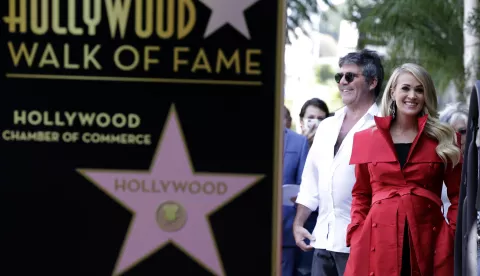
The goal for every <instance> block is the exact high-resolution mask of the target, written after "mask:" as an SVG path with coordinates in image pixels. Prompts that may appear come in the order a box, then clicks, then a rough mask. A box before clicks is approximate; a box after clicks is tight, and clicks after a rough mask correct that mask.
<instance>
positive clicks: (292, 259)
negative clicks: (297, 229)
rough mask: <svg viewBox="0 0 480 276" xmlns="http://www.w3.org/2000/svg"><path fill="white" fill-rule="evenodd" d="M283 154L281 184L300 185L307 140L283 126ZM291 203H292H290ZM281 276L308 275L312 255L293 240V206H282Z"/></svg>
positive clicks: (286, 117) (307, 148)
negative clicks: (302, 249)
mask: <svg viewBox="0 0 480 276" xmlns="http://www.w3.org/2000/svg"><path fill="white" fill-rule="evenodd" d="M284 110H285V118H284V119H285V120H284V122H285V124H286V123H287V122H288V115H289V114H290V112H289V110H288V109H287V108H286V107H284ZM283 150H284V153H283V184H297V185H300V180H301V177H302V172H303V167H304V165H305V160H306V159H307V154H308V151H309V145H308V141H307V138H306V137H305V136H302V135H300V134H298V133H296V132H294V131H292V130H290V129H288V128H287V126H285V129H284V148H283ZM292 203H293V202H292ZM282 212H283V213H282V215H283V219H282V225H283V239H282V276H300V275H310V270H311V266H312V265H311V263H312V255H311V254H309V253H305V252H302V251H301V250H300V249H299V248H298V247H297V246H296V245H295V240H294V238H293V232H292V225H293V219H294V218H295V206H293V204H292V205H283V206H282Z"/></svg>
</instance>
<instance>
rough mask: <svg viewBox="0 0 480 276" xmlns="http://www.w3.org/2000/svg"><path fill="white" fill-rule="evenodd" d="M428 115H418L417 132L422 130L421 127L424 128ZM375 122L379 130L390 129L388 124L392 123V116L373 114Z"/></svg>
mask: <svg viewBox="0 0 480 276" xmlns="http://www.w3.org/2000/svg"><path fill="white" fill-rule="evenodd" d="M427 119H428V115H423V116H421V117H418V119H417V122H418V133H419V134H420V133H421V132H423V129H424V128H425V124H426V123H427ZM374 120H375V124H376V125H377V127H378V128H379V129H381V130H384V131H385V130H386V131H390V125H391V124H392V121H393V118H392V116H386V117H378V116H374Z"/></svg>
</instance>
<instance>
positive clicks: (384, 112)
mask: <svg viewBox="0 0 480 276" xmlns="http://www.w3.org/2000/svg"><path fill="white" fill-rule="evenodd" d="M402 73H410V74H412V75H413V76H414V77H415V78H416V79H417V80H418V81H419V82H420V83H421V84H422V86H423V89H424V95H425V105H424V107H423V114H428V119H427V123H426V124H425V128H424V130H423V131H424V132H425V134H426V135H427V136H429V137H431V138H433V139H436V140H437V141H438V146H437V147H436V152H437V154H438V156H439V157H440V158H441V159H442V160H443V162H444V163H445V167H446V165H447V163H448V160H450V162H451V163H452V165H453V166H452V167H454V166H455V165H457V164H458V163H459V162H460V158H461V152H460V148H459V147H458V146H457V135H456V133H455V131H454V129H453V128H452V127H451V126H450V125H448V124H445V123H442V122H440V120H439V119H438V111H437V91H436V89H435V85H434V84H433V80H432V78H431V76H430V74H429V73H428V72H427V71H426V70H425V69H424V68H423V67H421V66H420V65H417V64H414V63H405V64H403V65H401V66H400V67H397V68H396V69H395V70H394V71H393V73H392V75H391V77H390V79H389V80H388V83H387V86H386V87H385V91H384V92H383V96H382V100H381V103H380V114H381V116H391V115H392V114H391V112H392V110H391V108H390V106H391V104H392V101H393V99H392V92H393V90H394V89H395V87H396V86H397V79H398V76H400V74H402Z"/></svg>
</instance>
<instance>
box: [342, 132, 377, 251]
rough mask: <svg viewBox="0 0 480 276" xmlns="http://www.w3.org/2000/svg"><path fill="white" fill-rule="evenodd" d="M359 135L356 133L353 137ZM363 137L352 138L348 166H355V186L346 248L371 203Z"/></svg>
mask: <svg viewBox="0 0 480 276" xmlns="http://www.w3.org/2000/svg"><path fill="white" fill-rule="evenodd" d="M357 135H361V133H357V134H356V135H355V136H357ZM362 138H363V137H354V142H353V149H352V157H351V159H350V164H352V165H355V178H356V180H355V184H354V186H353V189H352V208H351V211H350V217H351V222H350V224H349V225H348V228H347V246H348V247H350V242H351V239H352V234H353V233H354V232H355V230H356V229H357V228H358V227H359V226H360V225H362V224H363V222H364V221H365V218H366V217H367V214H368V212H369V210H370V205H371V202H372V186H371V185H370V172H369V171H368V163H365V161H364V160H365V158H366V156H365V154H367V153H366V151H365V149H366V144H365V143H368V142H367V141H366V140H365V139H362Z"/></svg>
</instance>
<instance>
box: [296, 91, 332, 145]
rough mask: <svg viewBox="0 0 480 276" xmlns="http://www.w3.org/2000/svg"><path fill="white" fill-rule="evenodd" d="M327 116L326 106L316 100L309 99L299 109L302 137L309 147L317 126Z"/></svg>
mask: <svg viewBox="0 0 480 276" xmlns="http://www.w3.org/2000/svg"><path fill="white" fill-rule="evenodd" d="M329 115H330V113H329V111H328V106H327V104H326V103H325V102H324V101H322V100H320V99H318V98H313V99H310V100H308V101H306V102H305V103H304V104H303V106H302V109H300V127H301V129H302V135H304V136H306V137H307V139H308V142H309V144H310V146H311V145H312V143H313V139H314V138H315V133H316V131H317V127H318V125H319V124H320V122H321V121H323V120H325V118H327V117H329Z"/></svg>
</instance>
